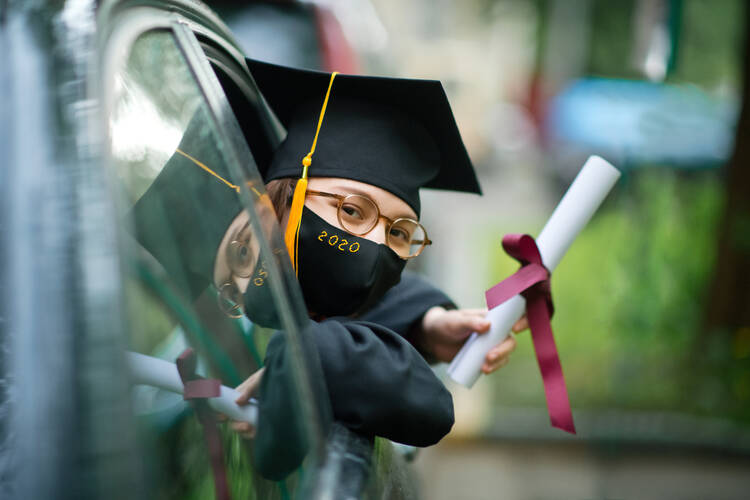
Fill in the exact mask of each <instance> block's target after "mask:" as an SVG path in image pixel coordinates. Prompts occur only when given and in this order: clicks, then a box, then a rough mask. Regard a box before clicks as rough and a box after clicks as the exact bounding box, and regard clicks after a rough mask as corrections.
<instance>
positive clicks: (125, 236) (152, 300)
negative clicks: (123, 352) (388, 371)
mask: <svg viewBox="0 0 750 500" xmlns="http://www.w3.org/2000/svg"><path fill="white" fill-rule="evenodd" d="M115 68H116V69H115V71H114V73H113V75H112V77H111V79H112V84H113V85H114V94H113V98H112V100H111V106H110V115H109V123H108V125H109V132H110V137H111V143H110V150H111V157H112V165H113V167H114V172H115V178H116V184H117V186H116V187H117V190H118V192H119V193H120V196H119V200H118V206H119V215H120V218H121V220H122V222H123V227H124V228H125V230H124V231H123V232H122V241H123V246H124V247H125V249H126V252H125V255H126V259H125V263H124V268H125V271H126V287H127V289H126V299H127V304H126V305H127V307H128V311H129V321H130V325H129V330H130V332H131V334H130V338H129V349H130V350H131V351H134V352H137V353H140V354H145V355H149V356H152V357H157V358H161V359H163V360H166V361H170V362H174V361H175V359H176V358H177V357H178V356H180V354H181V353H182V352H183V351H184V349H185V348H187V347H192V348H193V349H195V351H196V352H197V354H198V364H197V372H198V373H199V374H201V375H204V376H207V377H211V378H218V379H219V380H220V381H221V383H222V384H223V385H226V386H229V387H234V386H236V385H238V384H239V383H241V382H242V381H244V380H245V379H246V378H247V377H249V376H250V375H251V374H253V373H254V372H255V371H256V370H258V369H259V368H261V367H262V365H263V360H264V355H265V351H266V347H267V345H268V343H269V341H270V340H271V338H272V337H273V336H274V335H281V333H279V331H280V330H282V326H288V325H290V324H295V322H297V323H298V318H294V317H291V316H292V315H293V314H297V315H300V314H303V313H302V312H301V311H298V310H297V311H295V312H290V309H289V305H288V304H287V305H285V306H284V305H280V304H279V302H278V297H279V294H278V290H279V289H280V287H281V285H278V284H275V283H279V282H281V281H283V280H284V278H283V276H280V275H275V274H276V271H275V270H276V269H278V268H279V266H278V262H279V261H280V259H281V258H284V259H288V257H286V255H285V254H283V252H281V251H279V250H278V249H279V242H280V241H281V240H280V236H279V235H278V228H277V224H276V222H275V215H274V212H273V209H272V208H271V206H270V203H269V201H268V197H267V195H265V192H264V189H263V186H262V184H261V183H260V182H259V177H258V174H257V172H250V170H248V175H244V176H238V175H236V174H237V172H236V170H233V169H232V168H230V166H229V165H228V162H227V158H228V152H227V148H229V147H231V146H230V142H229V141H227V140H226V138H225V137H224V136H223V135H222V133H221V132H220V129H218V128H217V126H216V121H215V119H214V118H213V116H212V114H211V111H210V109H209V107H208V105H207V103H206V101H205V99H204V97H203V94H202V93H201V90H200V87H199V85H198V84H197V82H196V80H195V78H194V74H193V72H192V71H191V68H190V66H189V65H188V64H187V62H186V59H185V57H184V55H183V53H182V52H181V51H180V49H179V47H178V44H177V42H176V39H175V36H174V34H173V33H172V32H171V31H169V30H161V31H151V32H147V33H146V34H143V35H142V36H140V37H139V38H137V40H136V41H135V42H134V43H133V44H132V46H130V48H129V50H128V52H127V56H126V57H125V58H124V59H123V61H122V62H121V64H119V65H116V66H115ZM248 168H249V167H248ZM252 174H254V175H252ZM281 254H283V255H281ZM274 263H275V264H274ZM238 282H241V283H244V285H245V286H247V288H248V296H250V297H251V299H250V300H248V301H245V300H244V295H243V294H242V293H241V290H240V288H238V287H239V285H238V284H237V283H238ZM274 287H275V288H274ZM274 290H276V292H275V293H274ZM246 304H247V306H246ZM246 307H247V308H249V309H251V310H247V311H246V310H245V309H246ZM243 312H247V314H243ZM248 316H249V317H250V318H251V319H248ZM287 329H288V328H287ZM290 356H292V354H290ZM298 356H299V355H298ZM292 357H293V356H292ZM289 364H290V365H295V364H296V363H289ZM299 380H300V379H299V374H295V375H294V376H290V377H289V378H288V380H287V381H286V382H288V383H284V384H283V386H282V385H279V386H278V387H274V386H270V387H266V388H265V389H266V391H267V393H269V394H274V391H276V392H275V394H277V395H278V394H279V392H281V393H283V394H282V396H284V398H285V399H287V400H289V401H292V402H293V407H292V411H293V412H294V413H295V415H296V416H295V419H296V421H300V422H302V424H300V426H299V429H301V431H300V432H301V433H303V434H304V435H303V436H299V435H298V436H296V438H297V439H300V438H301V439H303V440H305V441H309V442H312V441H315V440H316V436H314V435H312V434H314V433H316V432H318V431H317V429H316V428H315V427H314V426H313V425H308V423H307V422H308V421H313V420H314V419H313V418H312V417H310V415H308V413H307V412H309V411H310V410H309V408H310V407H311V405H310V404H306V403H305V402H304V401H305V398H307V397H309V393H308V392H306V391H305V390H304V389H301V388H300V386H299V385H298V382H299ZM133 406H134V411H135V412H136V414H137V415H138V419H139V421H140V422H142V424H143V425H142V428H143V429H144V435H145V436H146V439H145V442H146V443H147V444H146V446H148V447H150V448H151V449H152V450H153V453H151V454H149V456H150V462H151V463H149V466H150V470H153V471H154V476H155V477H159V478H161V479H160V480H159V481H157V484H158V488H159V489H160V490H161V493H163V494H164V495H165V496H168V497H173V498H184V497H200V498H202V497H203V496H206V495H209V496H210V495H211V494H212V489H213V482H214V478H213V477H212V471H211V463H210V459H209V454H208V452H207V451H206V447H205V445H204V439H203V430H202V428H201V425H200V424H199V422H198V420H197V419H196V418H195V416H194V415H193V412H192V411H191V407H190V405H189V404H188V403H186V402H185V401H184V400H183V398H182V396H181V395H179V394H175V393H173V392H169V391H165V390H162V389H157V388H155V387H152V386H149V385H137V386H135V387H134V390H133ZM221 434H222V435H221V443H222V444H223V446H224V456H225V457H230V458H231V459H230V460H228V461H227V463H226V469H227V476H228V478H229V484H230V489H231V490H232V491H233V492H235V493H237V494H238V495H239V497H244V498H247V497H248V496H249V497H250V498H254V497H256V496H257V497H258V498H273V497H279V498H283V497H285V496H287V495H289V494H293V493H294V490H295V488H296V487H297V486H298V484H299V473H297V474H293V475H291V476H288V477H287V478H286V479H285V480H283V481H278V482H274V481H269V480H266V479H264V478H263V477H261V475H260V474H259V473H258V470H263V469H264V466H267V465H268V464H264V463H260V464H259V463H258V460H261V461H262V460H263V457H262V456H260V458H259V455H258V454H257V453H256V455H255V458H253V453H252V446H253V445H252V443H253V441H251V440H246V439H243V438H241V437H240V436H239V435H238V434H237V433H235V432H233V431H231V430H229V429H228V427H226V426H225V427H222V429H221ZM274 435H276V434H274ZM256 441H260V438H258V437H256ZM285 444H287V443H272V445H279V446H283V445H285ZM272 448H273V446H272V447H271V449H272ZM266 458H268V457H266ZM268 459H269V460H270V458H268ZM309 460H313V459H312V458H308V461H309ZM259 465H260V467H259Z"/></svg>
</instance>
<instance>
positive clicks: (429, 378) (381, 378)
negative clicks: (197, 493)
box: [255, 273, 454, 479]
mask: <svg viewBox="0 0 750 500" xmlns="http://www.w3.org/2000/svg"><path fill="white" fill-rule="evenodd" d="M404 278H405V279H404V280H403V281H402V284H399V285H397V286H396V287H395V288H394V289H393V290H392V291H393V292H394V293H392V294H391V292H389V295H386V297H384V302H382V303H380V304H378V306H376V308H375V309H373V310H372V311H370V313H368V315H366V316H367V318H368V319H370V318H372V319H378V318H380V320H382V322H383V323H388V324H389V326H392V327H394V328H395V329H398V331H394V330H392V329H390V328H388V327H387V326H384V325H383V324H378V323H376V322H373V321H364V320H363V318H358V319H351V318H331V319H327V320H325V321H322V322H314V321H310V322H309V324H308V325H307V326H306V328H305V331H304V332H303V335H302V337H303V343H304V348H305V349H314V351H315V353H316V354H317V356H308V358H312V362H311V365H312V366H311V367H310V368H311V372H312V375H311V384H312V386H313V393H314V397H315V398H316V400H317V403H318V407H319V411H320V415H319V418H321V420H322V423H323V427H324V432H325V431H327V430H328V429H329V428H330V425H331V422H332V421H333V420H335V421H337V422H339V423H341V424H343V425H344V426H346V427H347V428H348V429H350V430H352V431H354V432H357V433H360V434H362V435H365V436H382V437H385V438H387V439H390V440H392V441H396V442H399V443H404V444H408V445H412V446H429V445H432V444H435V443H437V442H438V441H440V439H442V438H443V436H445V435H446V434H447V433H448V432H449V431H450V429H451V427H452V426H453V420H454V417H453V401H452V398H451V395H450V393H449V392H448V390H447V389H446V388H445V386H444V385H443V383H442V382H441V381H440V380H439V379H438V378H437V377H436V376H435V374H434V373H433V371H432V369H431V368H430V367H429V365H428V364H427V362H426V361H425V359H424V357H423V356H422V355H421V354H420V353H419V352H417V350H416V349H415V348H414V347H413V346H412V345H411V344H410V343H409V342H408V341H407V340H406V339H407V338H408V333H409V330H410V329H411V328H412V327H413V326H414V324H415V322H416V321H417V320H418V319H419V318H421V316H422V315H423V314H424V312H426V311H427V309H429V308H430V307H432V306H435V305H447V306H450V305H452V302H451V301H450V299H448V298H447V297H446V296H445V295H444V294H442V292H439V291H438V290H436V289H435V288H434V287H431V286H430V285H428V284H427V283H425V282H424V281H423V280H421V279H420V278H418V277H417V276H416V275H414V274H412V273H407V274H405V275H404ZM420 310H421V313H420V312H419V311H420ZM389 311H390V312H389ZM315 358H318V359H319V362H318V359H315ZM292 362H293V361H292V358H291V357H290V354H289V352H288V348H287V343H286V341H285V337H284V335H283V334H282V333H280V332H279V333H277V334H275V335H274V337H273V338H272V339H271V342H270V343H269V345H268V349H267V351H266V359H265V367H266V371H265V373H264V375H263V378H262V381H261V387H260V393H259V401H260V403H259V420H258V432H257V438H256V443H255V456H256V466H257V467H258V469H259V471H260V472H261V473H262V474H263V475H264V476H266V477H268V478H269V479H280V478H282V477H284V476H285V475H286V474H288V473H289V472H291V471H292V470H293V469H294V468H295V467H296V466H297V465H299V463H300V462H301V461H302V459H303V458H304V456H305V454H306V452H307V449H308V446H309V442H308V436H307V435H306V430H305V426H304V422H302V421H300V415H302V414H303V412H302V411H301V410H300V408H298V407H297V405H298V404H299V401H296V400H295V399H296V398H293V397H289V396H290V395H293V394H296V391H295V390H294V381H293V377H292V375H293V372H292ZM307 432H309V431H307Z"/></svg>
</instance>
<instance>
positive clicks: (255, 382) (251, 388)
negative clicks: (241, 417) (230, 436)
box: [231, 368, 265, 439]
mask: <svg viewBox="0 0 750 500" xmlns="http://www.w3.org/2000/svg"><path fill="white" fill-rule="evenodd" d="M264 370H265V368H261V369H260V370H258V371H256V372H255V373H253V374H252V375H250V376H249V377H248V378H247V380H245V381H244V382H242V383H241V384H240V385H238V386H237V387H235V389H234V390H236V391H237V392H239V393H240V395H239V396H238V397H237V399H235V400H234V402H235V403H237V404H238V405H240V406H245V405H246V404H248V403H249V402H250V398H251V397H253V395H255V393H256V392H257V391H258V387H260V379H261V378H262V377H263V371H264ZM231 426H232V429H234V430H235V431H236V432H237V433H238V434H239V435H240V436H242V437H244V438H247V439H252V438H253V437H255V427H254V426H253V424H251V423H249V422H238V421H236V420H235V421H232V423H231Z"/></svg>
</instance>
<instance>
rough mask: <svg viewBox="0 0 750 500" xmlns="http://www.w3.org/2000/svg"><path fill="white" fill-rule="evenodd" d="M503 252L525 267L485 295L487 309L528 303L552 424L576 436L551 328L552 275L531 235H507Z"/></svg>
mask: <svg viewBox="0 0 750 500" xmlns="http://www.w3.org/2000/svg"><path fill="white" fill-rule="evenodd" d="M503 249H504V250H505V252H506V253H507V254H508V255H510V256H511V257H513V258H514V259H516V260H517V261H519V262H520V263H521V269H519V270H518V271H517V272H516V273H515V274H512V275H511V276H509V277H508V278H506V279H504V280H503V281H501V282H500V283H498V284H497V285H495V286H493V287H492V288H490V289H489V290H487V291H486V292H485V298H486V300H487V308H488V309H494V308H495V307H497V306H499V305H500V304H502V303H503V302H505V301H507V300H508V299H510V298H511V297H514V296H516V295H518V294H521V295H522V296H523V297H524V298H525V299H526V319H527V320H528V321H529V327H530V328H531V338H532V340H533V343H534V352H535V353H536V360H537V362H538V363H539V370H540V371H541V372H542V382H543V383H544V393H545V395H546V397H547V410H548V411H549V417H550V421H551V423H552V426H553V427H557V428H558V429H562V430H564V431H567V432H570V433H571V434H575V433H576V429H575V425H574V424H573V414H572V413H571V411H570V401H569V399H568V390H567V389H566V387H565V377H564V376H563V372H562V365H560V358H559V357H558V355H557V347H556V346H555V338H554V336H553V335H552V326H551V325H550V318H551V317H552V314H553V313H554V308H553V306H552V295H551V293H550V284H549V277H550V273H549V271H548V270H547V268H546V267H544V264H543V263H542V256H541V254H540V253H539V248H538V247H537V246H536V242H535V241H534V238H532V237H531V236H529V235H528V234H506V235H505V236H504V237H503Z"/></svg>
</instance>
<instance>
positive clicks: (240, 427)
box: [230, 420, 253, 433]
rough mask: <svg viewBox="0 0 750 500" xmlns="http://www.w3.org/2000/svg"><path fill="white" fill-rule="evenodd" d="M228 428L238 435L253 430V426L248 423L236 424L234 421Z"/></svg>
mask: <svg viewBox="0 0 750 500" xmlns="http://www.w3.org/2000/svg"><path fill="white" fill-rule="evenodd" d="M230 426H231V427H232V430H234V431H237V432H240V433H242V432H250V431H251V430H253V425H252V424H250V423H248V422H238V421H236V420H235V421H233V422H232V423H231V424H230Z"/></svg>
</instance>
